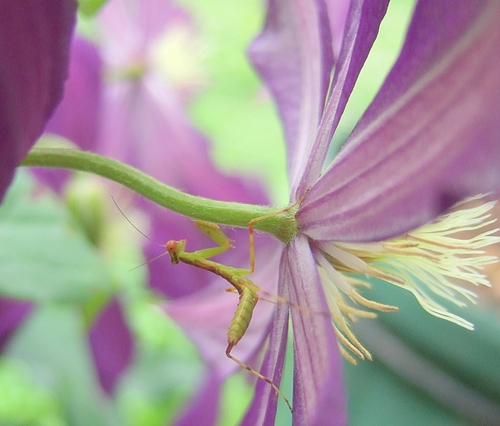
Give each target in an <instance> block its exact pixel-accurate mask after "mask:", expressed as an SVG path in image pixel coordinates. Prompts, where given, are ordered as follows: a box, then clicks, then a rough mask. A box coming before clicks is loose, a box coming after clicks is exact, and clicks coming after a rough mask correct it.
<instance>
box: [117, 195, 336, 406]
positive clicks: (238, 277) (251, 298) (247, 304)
mask: <svg viewBox="0 0 500 426" xmlns="http://www.w3.org/2000/svg"><path fill="white" fill-rule="evenodd" d="M302 199H303V197H302V198H301V199H300V200H299V201H297V202H296V203H294V204H292V205H290V206H288V207H286V208H284V209H283V210H280V211H278V212H276V213H272V214H269V215H265V216H261V217H258V218H256V219H252V220H251V221H250V222H249V224H248V234H249V246H250V268H248V269H245V268H235V267H232V266H226V265H223V264H222V263H218V262H214V261H212V260H209V258H211V257H213V256H216V255H218V254H221V253H224V252H225V251H227V250H229V249H230V248H231V240H230V239H229V238H228V237H227V236H226V235H225V234H224V232H222V230H221V229H220V228H219V227H218V226H217V225H216V224H215V223H211V222H205V221H201V220H197V221H195V225H196V226H197V227H198V228H199V229H200V230H201V231H202V232H203V233H204V234H206V235H207V236H208V237H210V238H211V239H212V240H213V241H214V242H216V243H217V244H218V245H217V246H216V247H210V248H207V249H203V250H197V251H194V252H187V251H186V240H179V241H175V240H170V241H169V242H167V244H165V245H164V246H163V245H161V244H159V245H161V246H162V247H165V248H166V250H167V251H166V253H168V254H169V255H170V259H171V261H172V263H173V264H174V265H177V264H179V263H181V262H182V263H186V264H187V265H192V266H195V267H197V268H200V269H205V270H207V271H210V272H213V273H214V274H216V275H218V276H220V277H221V278H224V279H225V280H226V281H227V282H229V283H230V284H231V285H232V286H233V288H231V289H228V291H235V292H237V293H238V295H239V301H238V305H237V307H236V311H235V313H234V316H233V319H232V321H231V323H230V325H229V330H228V332H227V348H226V355H227V357H228V358H230V359H231V360H233V361H234V362H236V363H237V364H238V365H239V366H241V367H243V368H244V369H246V370H248V371H249V372H250V373H252V374H253V375H255V376H256V377H258V378H259V379H262V380H264V381H265V382H266V383H268V384H269V385H271V387H272V388H273V389H274V391H275V392H276V393H277V394H278V395H279V396H280V397H281V398H282V399H283V400H284V401H285V402H286V404H287V405H288V408H289V409H290V411H293V409H292V405H291V404H290V402H289V401H288V399H287V398H286V396H285V395H284V394H283V393H282V392H281V391H280V389H279V387H278V386H277V385H276V384H275V383H274V382H273V381H272V380H271V379H269V378H268V377H266V376H264V375H262V374H261V373H259V372H258V371H257V370H255V369H253V368H252V367H250V366H249V365H247V364H245V363H244V362H243V361H240V360H239V359H237V358H235V357H234V356H233V355H231V350H232V349H233V348H234V347H235V346H236V344H237V343H238V342H239V341H240V340H241V339H242V338H243V336H244V335H245V333H246V331H247V329H248V327H249V325H250V321H251V319H252V315H253V311H254V309H255V306H256V305H257V302H258V300H259V295H258V293H261V294H267V295H269V296H270V297H271V298H273V299H275V300H277V301H278V302H283V303H287V304H288V305H290V306H292V307H295V308H296V309H299V310H303V309H304V308H303V307H301V306H298V305H295V304H294V303H291V302H289V301H287V300H285V299H283V298H281V297H279V296H276V295H272V294H269V293H267V292H265V291H263V290H261V289H260V288H259V287H258V286H257V285H256V284H254V282H253V281H252V280H250V279H249V278H247V275H250V274H251V273H252V272H253V271H254V270H255V249H254V233H253V228H254V224H255V223H256V222H258V221H261V220H263V219H266V218H269V217H272V216H275V215H277V214H280V213H284V212H287V211H289V210H291V209H293V208H294V207H295V206H297V205H299V204H300V203H301V202H302ZM113 202H114V203H115V205H116V207H117V208H118V210H119V211H120V213H121V214H122V215H123V216H124V217H125V219H126V220H127V221H128V222H129V223H130V224H131V225H132V226H133V227H134V228H135V229H136V230H137V231H138V232H139V233H141V234H142V235H143V236H144V237H146V238H148V239H149V240H150V238H149V237H148V236H147V235H145V234H144V233H143V232H142V231H140V230H139V229H138V228H137V227H136V226H135V225H134V224H133V223H132V222H131V221H130V220H129V219H128V218H127V216H125V214H124V213H123V212H122V210H121V209H120V207H119V206H118V204H117V203H116V201H115V200H114V199H113ZM166 253H163V254H161V255H160V256H157V257H156V258H154V259H151V260H149V261H148V262H147V263H149V262H152V261H153V260H156V259H158V258H159V257H161V256H163V255H165V254H166ZM305 310H306V311H307V312H309V310H308V309H307V308H306V309H305ZM327 315H329V314H327Z"/></svg>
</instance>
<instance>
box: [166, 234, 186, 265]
mask: <svg viewBox="0 0 500 426" xmlns="http://www.w3.org/2000/svg"><path fill="white" fill-rule="evenodd" d="M165 247H166V249H167V251H168V254H170V260H171V261H172V263H173V264H174V265H177V264H178V263H179V262H180V260H179V254H181V253H183V252H184V249H185V247H186V240H179V241H175V240H170V241H169V242H168V243H167V244H166V245H165Z"/></svg>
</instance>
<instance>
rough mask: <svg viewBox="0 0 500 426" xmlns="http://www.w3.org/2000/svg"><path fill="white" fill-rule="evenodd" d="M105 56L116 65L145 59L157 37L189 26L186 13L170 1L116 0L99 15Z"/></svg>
mask: <svg viewBox="0 0 500 426" xmlns="http://www.w3.org/2000/svg"><path fill="white" fill-rule="evenodd" d="M99 22H100V23H101V24H103V25H102V30H103V32H104V34H105V37H103V41H104V43H105V46H104V48H105V55H106V56H107V58H108V60H109V61H110V63H111V64H113V65H114V66H120V67H121V66H123V65H130V63H129V60H130V59H131V58H132V57H135V59H136V60H142V59H144V56H145V54H146V51H147V50H148V49H149V48H150V46H151V43H152V42H154V40H155V38H156V37H158V36H160V35H161V34H162V33H163V32H164V31H165V30H166V29H167V28H168V27H169V26H174V25H178V24H180V25H186V24H188V23H190V19H189V16H188V14H187V13H186V11H185V10H184V9H182V8H180V7H179V6H176V5H175V4H174V2H173V1H169V0H133V1H128V0H113V1H109V2H107V3H106V5H105V6H104V8H103V9H102V11H101V12H100V13H99Z"/></svg>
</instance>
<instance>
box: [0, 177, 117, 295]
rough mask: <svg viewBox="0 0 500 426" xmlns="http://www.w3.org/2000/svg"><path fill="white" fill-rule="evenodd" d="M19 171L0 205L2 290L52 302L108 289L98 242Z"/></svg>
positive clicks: (0, 272) (61, 206) (57, 203)
mask: <svg viewBox="0 0 500 426" xmlns="http://www.w3.org/2000/svg"><path fill="white" fill-rule="evenodd" d="M33 190H34V187H33V183H32V182H31V181H30V179H29V178H28V176H27V175H23V174H21V173H19V174H18V176H17V177H16V180H15V182H14V184H13V185H12V187H11V188H10V190H9V192H8V194H7V196H6V198H5V200H4V202H3V204H2V205H1V207H0V241H1V244H0V293H1V294H3V295H4V296H8V297H12V298H20V299H25V300H31V301H37V302H47V301H60V302H61V301H65V302H77V301H80V302H82V301H85V300H88V299H90V298H92V297H94V296H95V295H96V294H100V293H103V292H109V290H110V281H109V276H108V274H107V271H106V268H105V265H104V264H103V261H102V259H100V257H99V255H98V253H97V251H96V249H95V247H93V246H92V245H91V244H90V243H89V242H88V241H87V240H86V238H85V234H84V233H83V232H82V230H81V229H80V228H79V227H77V226H76V225H75V223H74V222H73V220H72V218H71V216H70V215H69V214H68V212H67V210H66V209H65V208H64V206H63V205H62V204H61V203H60V202H58V201H56V199H55V198H54V197H52V196H51V195H50V194H37V195H35V194H33V193H32V191H33Z"/></svg>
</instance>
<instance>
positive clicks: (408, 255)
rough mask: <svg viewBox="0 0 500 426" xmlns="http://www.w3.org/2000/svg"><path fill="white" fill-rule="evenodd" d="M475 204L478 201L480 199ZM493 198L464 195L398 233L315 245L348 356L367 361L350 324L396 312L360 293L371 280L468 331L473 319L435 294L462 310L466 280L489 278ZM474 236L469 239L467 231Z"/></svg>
mask: <svg viewBox="0 0 500 426" xmlns="http://www.w3.org/2000/svg"><path fill="white" fill-rule="evenodd" d="M478 203H479V204H478ZM494 204H495V202H485V201H484V196H478V197H474V198H469V199H467V200H464V201H463V202H461V203H459V204H457V205H456V206H454V208H453V209H452V211H451V212H450V213H447V214H445V215H443V216H440V217H439V218H437V219H436V220H435V221H433V222H431V223H429V224H426V225H423V226H422V227H420V228H418V229H416V230H414V231H411V232H408V233H406V234H404V235H402V236H400V237H397V238H394V239H391V240H387V241H380V242H371V243H355V244H349V243H331V242H312V247H313V253H314V255H315V259H316V263H317V264H318V266H319V273H320V276H321V278H322V284H323V290H324V292H325V296H326V299H327V302H328V306H329V309H330V313H331V315H332V320H333V327H334V329H335V332H336V334H337V337H338V340H339V346H340V348H341V352H342V354H343V355H344V357H345V358H347V359H348V360H349V361H351V362H353V363H355V359H354V358H353V357H352V355H351V354H354V355H356V356H357V357H359V358H361V359H364V358H368V359H371V355H370V353H369V351H368V350H367V349H366V348H365V347H364V346H363V345H362V344H361V343H360V342H359V341H358V340H357V339H356V337H355V336H354V335H353V333H352V332H351V331H350V329H349V322H354V321H355V320H356V318H357V317H365V318H374V317H376V312H375V311H383V312H386V311H395V310H397V309H398V308H397V307H395V306H390V305H385V304H382V303H379V302H375V301H371V300H368V299H366V298H364V297H363V296H362V295H361V294H360V292H359V291H358V289H359V288H363V287H365V288H369V287H370V284H369V283H368V281H367V279H363V278H360V276H359V275H362V276H365V277H366V278H368V277H375V278H379V279H382V280H384V281H386V282H388V283H391V284H394V285H396V286H398V287H401V288H404V289H406V290H408V291H411V292H412V293H413V295H414V296H415V297H416V299H417V301H418V302H419V303H420V305H421V306H422V307H423V308H424V309H425V310H426V311H427V312H429V313H430V314H432V315H434V316H436V317H439V318H442V319H445V320H448V321H451V322H454V323H455V324H458V325H460V326H461V327H464V328H467V329H470V330H472V329H473V328H474V326H473V324H472V323H470V322H469V321H467V320H465V319H463V318H462V317H460V316H458V315H456V314H454V313H452V312H449V311H448V310H447V309H446V308H445V307H444V306H443V305H441V304H440V303H439V302H438V301H436V300H435V299H438V300H439V298H442V299H445V300H448V301H450V302H452V303H454V304H455V305H457V306H459V307H464V306H466V305H467V302H472V303H475V298H476V294H475V293H474V292H473V291H471V290H470V289H468V288H466V287H464V285H469V284H472V285H474V286H480V285H485V286H489V285H490V283H489V281H488V279H487V278H486V276H485V275H484V274H483V273H482V269H483V268H484V266H485V265H489V264H492V263H496V262H498V258H497V257H496V256H491V255H488V254H486V253H485V251H484V250H483V249H484V248H485V247H487V246H489V245H492V244H496V243H498V242H500V237H499V236H498V235H496V234H497V232H498V228H494V229H492V227H491V226H490V225H492V224H493V223H494V222H495V220H496V219H495V218H491V212H490V211H491V209H492V208H493V206H494ZM471 235H472V236H471Z"/></svg>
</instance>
